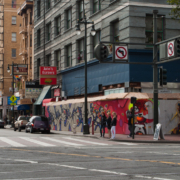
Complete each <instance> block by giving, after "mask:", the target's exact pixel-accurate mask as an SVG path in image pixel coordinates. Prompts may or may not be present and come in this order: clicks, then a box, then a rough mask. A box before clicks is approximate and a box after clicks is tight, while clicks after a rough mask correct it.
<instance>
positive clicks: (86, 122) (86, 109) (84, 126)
mask: <svg viewBox="0 0 180 180" xmlns="http://www.w3.org/2000/svg"><path fill="white" fill-rule="evenodd" d="M83 8H84V1H83ZM80 24H84V25H85V38H84V47H85V49H84V61H85V65H84V74H85V75H84V77H85V93H84V98H85V99H84V103H85V108H84V114H85V121H84V125H83V134H89V125H88V117H87V113H88V108H87V40H86V39H87V24H92V29H91V35H92V36H95V35H96V31H95V29H94V21H91V22H88V21H87V19H86V14H85V10H84V19H83V21H79V20H78V21H77V25H76V32H77V35H80V34H81V30H80Z"/></svg>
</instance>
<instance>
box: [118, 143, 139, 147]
mask: <svg viewBox="0 0 180 180" xmlns="http://www.w3.org/2000/svg"><path fill="white" fill-rule="evenodd" d="M118 144H122V145H128V146H137V144H134V143H124V142H120V143H118Z"/></svg>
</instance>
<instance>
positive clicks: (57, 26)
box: [55, 16, 61, 36]
mask: <svg viewBox="0 0 180 180" xmlns="http://www.w3.org/2000/svg"><path fill="white" fill-rule="evenodd" d="M60 32H61V17H60V16H59V17H57V18H55V35H56V36H57V35H59V34H60Z"/></svg>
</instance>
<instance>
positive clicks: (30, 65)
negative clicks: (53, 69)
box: [30, 57, 32, 69]
mask: <svg viewBox="0 0 180 180" xmlns="http://www.w3.org/2000/svg"><path fill="white" fill-rule="evenodd" d="M30 69H32V57H30Z"/></svg>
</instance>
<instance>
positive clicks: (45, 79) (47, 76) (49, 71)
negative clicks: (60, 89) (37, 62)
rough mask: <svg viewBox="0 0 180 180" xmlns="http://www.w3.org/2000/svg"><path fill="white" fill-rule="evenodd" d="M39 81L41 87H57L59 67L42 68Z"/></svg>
mask: <svg viewBox="0 0 180 180" xmlns="http://www.w3.org/2000/svg"><path fill="white" fill-rule="evenodd" d="M39 81H40V84H41V85H57V67H52V66H41V67H40V80H39Z"/></svg>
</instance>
